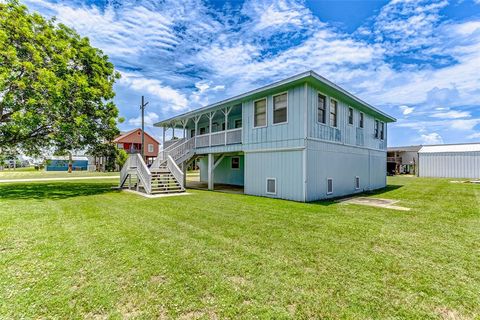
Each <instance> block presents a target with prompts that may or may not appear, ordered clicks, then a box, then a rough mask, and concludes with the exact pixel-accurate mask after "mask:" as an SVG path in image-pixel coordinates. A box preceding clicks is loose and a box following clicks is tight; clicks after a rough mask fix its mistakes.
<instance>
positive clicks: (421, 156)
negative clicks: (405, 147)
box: [418, 143, 480, 178]
mask: <svg viewBox="0 0 480 320" xmlns="http://www.w3.org/2000/svg"><path fill="white" fill-rule="evenodd" d="M418 162H419V171H418V175H419V176H420V177H436V178H480V143H469V144H444V145H434V146H423V147H422V148H421V149H420V150H419V151H418Z"/></svg>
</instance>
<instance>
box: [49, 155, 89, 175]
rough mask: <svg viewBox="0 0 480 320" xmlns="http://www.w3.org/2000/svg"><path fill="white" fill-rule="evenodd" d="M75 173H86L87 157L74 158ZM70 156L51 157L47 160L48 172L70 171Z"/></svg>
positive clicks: (73, 168)
mask: <svg viewBox="0 0 480 320" xmlns="http://www.w3.org/2000/svg"><path fill="white" fill-rule="evenodd" d="M72 160H73V165H72V170H73V171H86V170H88V158H87V157H77V156H74V157H72ZM68 161H69V159H68V156H66V157H49V158H48V159H47V165H46V166H45V169H46V170H47V171H68Z"/></svg>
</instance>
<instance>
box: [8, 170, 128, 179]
mask: <svg viewBox="0 0 480 320" xmlns="http://www.w3.org/2000/svg"><path fill="white" fill-rule="evenodd" d="M112 175H116V176H118V175H119V173H118V172H89V171H73V172H72V173H68V172H65V171H45V170H39V171H37V170H35V169H33V168H18V169H15V170H13V169H6V170H0V180H15V179H37V178H38V179H43V178H72V177H95V176H112Z"/></svg>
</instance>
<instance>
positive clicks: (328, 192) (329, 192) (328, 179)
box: [327, 178, 333, 194]
mask: <svg viewBox="0 0 480 320" xmlns="http://www.w3.org/2000/svg"><path fill="white" fill-rule="evenodd" d="M330 180H331V181H332V191H328V181H330ZM327 194H333V178H327Z"/></svg>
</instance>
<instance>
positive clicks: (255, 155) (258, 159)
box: [245, 150, 304, 201]
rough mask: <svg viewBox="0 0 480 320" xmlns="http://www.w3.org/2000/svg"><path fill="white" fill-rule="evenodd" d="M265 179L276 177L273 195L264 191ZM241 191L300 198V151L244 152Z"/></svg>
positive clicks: (302, 198) (298, 199)
mask: <svg viewBox="0 0 480 320" xmlns="http://www.w3.org/2000/svg"><path fill="white" fill-rule="evenodd" d="M267 178H275V179H276V180H277V194H275V195H271V194H267V192H266V179H267ZM245 193H246V194H251V195H257V196H265V197H272V198H281V199H288V200H295V201H304V194H303V151H302V150H299V151H275V152H249V153H246V154H245Z"/></svg>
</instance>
